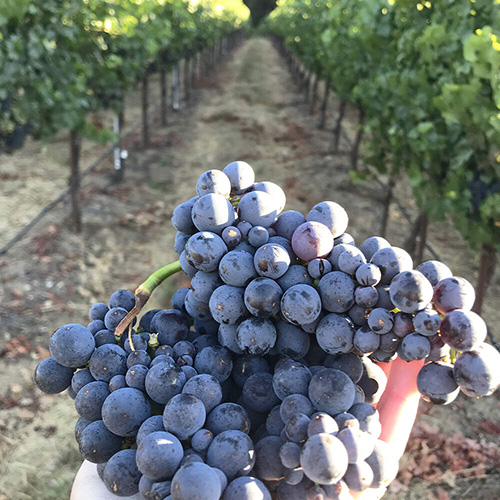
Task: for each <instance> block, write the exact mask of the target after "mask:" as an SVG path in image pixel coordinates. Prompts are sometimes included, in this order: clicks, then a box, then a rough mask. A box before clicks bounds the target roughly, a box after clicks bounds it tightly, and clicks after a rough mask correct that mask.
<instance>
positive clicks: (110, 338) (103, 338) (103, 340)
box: [94, 329, 116, 348]
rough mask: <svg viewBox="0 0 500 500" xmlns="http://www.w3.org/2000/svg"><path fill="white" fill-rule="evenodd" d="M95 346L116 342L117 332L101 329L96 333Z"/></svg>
mask: <svg viewBox="0 0 500 500" xmlns="http://www.w3.org/2000/svg"><path fill="white" fill-rule="evenodd" d="M94 341H95V346H96V348H97V347H101V346H102V345H104V344H116V339H115V332H111V331H109V330H106V329H104V330H100V331H99V332H97V333H96V334H95V335H94Z"/></svg>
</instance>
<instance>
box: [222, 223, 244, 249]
mask: <svg viewBox="0 0 500 500" xmlns="http://www.w3.org/2000/svg"><path fill="white" fill-rule="evenodd" d="M221 237H222V239H223V241H224V243H225V244H226V245H227V247H228V248H234V247H235V246H236V245H238V243H240V242H241V239H242V235H241V231H240V230H239V229H238V228H237V227H234V226H227V227H225V228H224V229H223V230H222V234H221Z"/></svg>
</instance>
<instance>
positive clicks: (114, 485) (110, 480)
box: [102, 450, 141, 497]
mask: <svg viewBox="0 0 500 500" xmlns="http://www.w3.org/2000/svg"><path fill="white" fill-rule="evenodd" d="M135 460H136V451H135V450H121V451H119V452H118V453H115V454H114V455H113V456H112V457H111V458H110V459H109V460H108V461H107V463H106V466H105V467H104V473H103V478H102V480H103V482H104V484H105V485H106V487H107V488H108V490H109V491H110V492H111V493H113V494H115V495H117V496H121V497H128V496H130V495H135V494H136V493H137V492H138V491H139V481H140V479H141V473H140V472H139V469H138V468H137V464H136V461H135Z"/></svg>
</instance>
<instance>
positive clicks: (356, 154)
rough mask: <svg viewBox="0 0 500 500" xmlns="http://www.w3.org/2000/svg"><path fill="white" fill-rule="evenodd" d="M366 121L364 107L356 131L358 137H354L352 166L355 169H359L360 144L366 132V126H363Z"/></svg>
mask: <svg viewBox="0 0 500 500" xmlns="http://www.w3.org/2000/svg"><path fill="white" fill-rule="evenodd" d="M364 123H365V113H364V111H363V110H362V109H360V110H359V122H358V131H357V132H356V138H355V139H354V144H353V146H352V151H351V168H352V169H353V170H357V169H358V158H359V146H360V145H361V141H362V139H363V134H364V133H365V128H364V126H363V125H364Z"/></svg>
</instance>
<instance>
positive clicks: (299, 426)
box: [285, 413, 310, 443]
mask: <svg viewBox="0 0 500 500" xmlns="http://www.w3.org/2000/svg"><path fill="white" fill-rule="evenodd" d="M309 422H310V420H309V417H308V416H307V415H304V414H303V413H294V414H293V415H292V416H291V417H290V418H289V419H288V420H287V421H286V423H285V434H286V437H287V438H288V440H290V441H292V442H294V443H301V442H303V441H305V440H306V439H307V437H308V436H307V429H308V427H309Z"/></svg>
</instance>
